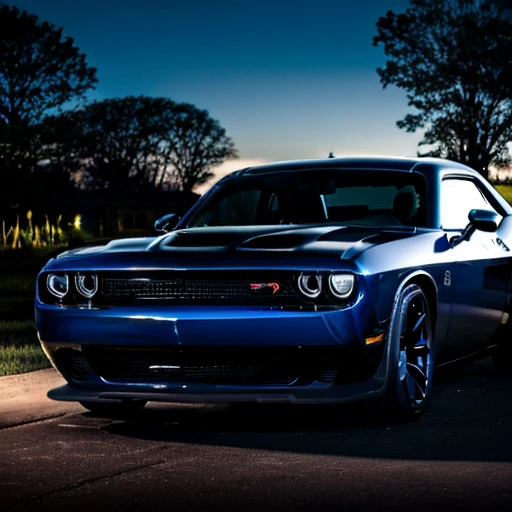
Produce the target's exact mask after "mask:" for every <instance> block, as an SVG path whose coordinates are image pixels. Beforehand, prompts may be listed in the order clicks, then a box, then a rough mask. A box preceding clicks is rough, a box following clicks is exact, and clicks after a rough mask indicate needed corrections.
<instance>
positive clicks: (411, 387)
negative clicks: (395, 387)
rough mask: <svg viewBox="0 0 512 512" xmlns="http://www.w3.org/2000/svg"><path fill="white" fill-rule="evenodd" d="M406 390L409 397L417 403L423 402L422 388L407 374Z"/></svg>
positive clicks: (423, 392)
mask: <svg viewBox="0 0 512 512" xmlns="http://www.w3.org/2000/svg"><path fill="white" fill-rule="evenodd" d="M406 379H407V390H408V391H409V396H410V397H411V398H412V399H413V400H416V401H417V402H420V401H423V400H424V399H425V388H424V387H422V386H421V385H420V384H419V383H418V381H416V380H415V379H414V377H413V376H412V375H411V374H410V373H409V372H407V377H406ZM418 394H419V396H418Z"/></svg>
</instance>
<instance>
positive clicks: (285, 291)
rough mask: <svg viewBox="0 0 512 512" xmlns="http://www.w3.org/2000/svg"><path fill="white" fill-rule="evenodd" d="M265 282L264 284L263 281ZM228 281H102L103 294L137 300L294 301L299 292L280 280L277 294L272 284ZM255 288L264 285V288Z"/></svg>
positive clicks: (107, 279) (106, 279)
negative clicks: (279, 299)
mask: <svg viewBox="0 0 512 512" xmlns="http://www.w3.org/2000/svg"><path fill="white" fill-rule="evenodd" d="M260 281H261V280H260ZM260 281H257V282H253V281H252V280H249V279H245V280H228V279H223V280H221V279H167V280H165V279H144V278H135V279H133V278H132V279H113V278H104V279H102V286H101V291H102V292H103V294H104V295H106V296H107V297H108V296H114V297H133V298H136V299H152V298H156V299H158V298H164V299H187V298H190V299H203V298H216V299H217V298H219V299H228V298H230V299H237V298H245V299H247V298H251V297H271V296H276V295H277V296H279V297H283V296H284V297H290V296H294V295H295V292H294V289H293V286H292V284H291V283H290V282H287V281H284V280H282V279H281V280H280V282H279V283H276V284H277V285H278V286H279V289H278V290H277V291H276V292H275V293H274V289H275V288H273V287H272V286H271V282H270V283H269V282H260ZM251 285H262V286H261V288H256V287H251Z"/></svg>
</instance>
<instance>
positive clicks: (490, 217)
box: [450, 210, 499, 247]
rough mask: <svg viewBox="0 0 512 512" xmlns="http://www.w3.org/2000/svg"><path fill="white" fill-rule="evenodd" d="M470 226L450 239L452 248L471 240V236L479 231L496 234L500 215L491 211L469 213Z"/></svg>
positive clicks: (472, 211)
mask: <svg viewBox="0 0 512 512" xmlns="http://www.w3.org/2000/svg"><path fill="white" fill-rule="evenodd" d="M468 219H469V224H468V225H467V226H466V227H465V228H464V229H463V230H462V233H461V234H460V235H458V236H453V237H452V238H451V239H450V244H451V246H452V247H455V246H456V245H458V244H460V243H461V242H464V241H465V240H469V239H470V238H471V235H472V234H473V233H474V232H475V231H476V230H477V229H478V230H479V231H486V232H487V233H494V232H495V231H496V230H497V229H498V221H499V215H498V214H497V213H496V212H493V211H491V210H471V211H470V212H469V213H468Z"/></svg>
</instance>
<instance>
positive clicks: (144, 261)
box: [36, 157, 512, 421]
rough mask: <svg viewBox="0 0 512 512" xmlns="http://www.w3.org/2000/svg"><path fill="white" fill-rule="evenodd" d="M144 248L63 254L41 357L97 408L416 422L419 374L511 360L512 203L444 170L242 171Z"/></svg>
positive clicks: (473, 177)
mask: <svg viewBox="0 0 512 512" xmlns="http://www.w3.org/2000/svg"><path fill="white" fill-rule="evenodd" d="M155 228H156V229H157V230H160V231H163V234H162V235H161V236H158V237H154V238H133V239H124V240H115V241H112V242H110V243H108V244H107V245H105V246H101V247H85V248H79V249H75V250H70V251H68V252H65V253H63V254H61V255H59V256H57V257H56V258H54V259H52V260H50V261H49V262H48V263H47V265H46V266H45V267H44V268H43V269H42V271H41V272H40V274H39V276H38V280H37V297H36V323H37V329H38V333H39V337H40V340H41V343H42V346H43V348H44V350H45V352H46V354H47V355H48V357H49V358H50V360H51V362H52V363H53V365H54V366H55V368H56V369H57V370H58V371H59V372H60V373H61V374H62V375H63V376H64V378H65V379H66V381H67V382H68V384H66V385H64V386H62V387H59V388H57V389H53V390H51V391H50V392H49V393H48V396H49V397H50V398H53V399H55V400H71V401H79V402H80V403H81V404H82V405H83V406H84V407H86V408H87V409H89V410H92V411H94V412H99V413H102V414H110V413H112V414H113V413H114V412H115V411H116V410H117V411H131V410H135V409H137V408H139V407H142V406H143V405H144V404H145V403H146V402H147V401H168V402H200V403H210V402H222V403H233V402H260V403H261V402H273V403H276V402H283V403H344V402H360V403H361V404H362V405H363V407H364V408H365V409H367V410H371V411H374V412H376V413H379V414H381V413H382V414H387V415H391V416H392V417H393V418H394V419H396V420H400V421H410V420H413V419H415V418H418V417H419V416H420V415H421V414H422V413H423V411H424V409H425V406H426V404H427V401H428V398H429V395H430V394H431V388H432V375H433V370H434V366H437V365H442V364H445V363H448V362H450V361H454V360H457V359H460V358H462V357H464V356H474V355H480V356H482V357H484V356H489V355H493V359H494V362H495V365H496V366H497V367H498V368H499V369H500V370H503V369H508V367H509V364H510V363H509V359H510V355H511V354H512V349H511V346H512V338H511V336H510V334H511V322H512V320H511V319H510V309H511V285H510V283H511V272H512V254H511V252H510V248H511V247H512V209H511V207H510V206H509V205H508V203H507V202H506V201H505V200H504V199H503V198H502V197H501V196H500V195H499V194H498V193H497V192H496V190H495V189H494V188H493V187H492V186H491V185H490V184H489V183H488V182H486V181H485V180H484V179H483V178H482V177H481V176H480V175H479V174H478V173H477V172H475V171H474V170H472V169H469V168H468V167H465V166H463V165H460V164H457V163H454V162H450V161H447V160H442V159H427V158H376V157H375V158H329V159H326V160H304V161H293V162H281V163H276V164H270V165H263V166H258V167H249V168H247V169H243V170H240V171H237V172H234V173H232V174H230V175H229V176H227V177H226V178H224V179H222V180H221V181H220V182H218V183H217V184H216V185H215V186H214V187H213V188H212V189H211V190H210V191H208V192H207V193H206V194H205V195H204V196H202V197H201V198H200V200H199V201H198V202H197V203H196V204H195V205H194V206H193V207H192V208H191V209H190V210H189V211H188V212H187V213H186V214H185V215H184V216H183V217H182V218H181V219H178V218H177V217H176V216H174V215H171V214H170V215H166V216H165V217H163V218H161V219H159V220H158V221H157V222H156V224H155Z"/></svg>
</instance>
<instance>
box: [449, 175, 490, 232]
mask: <svg viewBox="0 0 512 512" xmlns="http://www.w3.org/2000/svg"><path fill="white" fill-rule="evenodd" d="M473 209H480V210H492V211H496V210H495V209H494V208H493V207H492V206H491V205H490V203H489V201H487V199H486V198H485V196H484V195H483V194H482V192H481V191H480V189H479V188H478V186H477V185H476V184H475V183H474V182H473V181H471V180H465V179H457V178H447V179H445V180H443V182H442V185H441V227H442V228H443V229H464V228H465V227H466V226H467V224H468V214H469V212H470V211H471V210H473Z"/></svg>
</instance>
